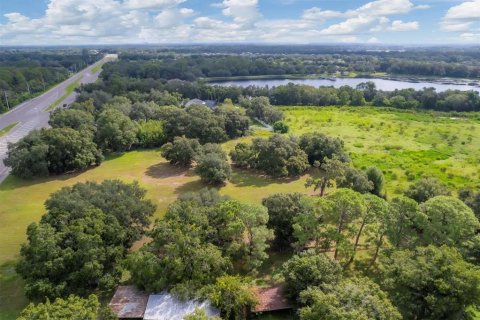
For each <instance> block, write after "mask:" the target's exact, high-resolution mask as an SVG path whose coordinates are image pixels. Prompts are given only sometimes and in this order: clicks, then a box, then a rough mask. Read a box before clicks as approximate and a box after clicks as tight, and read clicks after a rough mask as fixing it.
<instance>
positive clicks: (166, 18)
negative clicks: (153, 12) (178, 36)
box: [154, 8, 195, 28]
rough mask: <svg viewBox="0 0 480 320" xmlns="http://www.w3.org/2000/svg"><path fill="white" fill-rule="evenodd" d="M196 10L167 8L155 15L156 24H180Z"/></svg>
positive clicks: (165, 25) (164, 25) (170, 25)
mask: <svg viewBox="0 0 480 320" xmlns="http://www.w3.org/2000/svg"><path fill="white" fill-rule="evenodd" d="M194 13H195V11H193V10H192V9H188V8H180V9H178V8H173V9H165V10H163V11H162V12H160V13H159V14H158V15H157V16H155V18H154V19H155V22H156V24H155V25H156V26H157V27H160V28H170V27H175V26H178V25H179V23H180V22H182V23H183V19H185V18H188V17H191V16H193V15H194Z"/></svg>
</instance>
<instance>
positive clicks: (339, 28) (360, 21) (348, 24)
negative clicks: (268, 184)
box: [320, 15, 376, 35]
mask: <svg viewBox="0 0 480 320" xmlns="http://www.w3.org/2000/svg"><path fill="white" fill-rule="evenodd" d="M375 21H376V19H375V17H371V16H364V15H360V16H358V17H355V18H349V19H347V20H345V21H343V22H340V23H337V24H334V25H331V26H330V27H328V28H326V29H323V30H322V31H320V33H321V34H329V35H332V34H343V35H346V34H353V33H356V32H359V31H360V30H361V29H363V28H365V27H368V26H369V25H371V24H372V23H374V22H375Z"/></svg>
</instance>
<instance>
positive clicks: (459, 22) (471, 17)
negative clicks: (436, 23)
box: [441, 0, 480, 32]
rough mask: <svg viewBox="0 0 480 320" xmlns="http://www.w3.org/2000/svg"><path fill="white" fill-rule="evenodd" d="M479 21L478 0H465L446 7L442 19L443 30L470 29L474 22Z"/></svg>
mask: <svg viewBox="0 0 480 320" xmlns="http://www.w3.org/2000/svg"><path fill="white" fill-rule="evenodd" d="M478 22H480V0H473V1H465V2H463V3H461V4H459V5H456V6H453V7H451V8H450V9H448V11H447V13H446V14H445V16H444V17H443V19H442V22H441V28H442V30H443V31H449V32H459V31H465V32H468V31H470V28H471V27H472V26H473V24H474V23H478Z"/></svg>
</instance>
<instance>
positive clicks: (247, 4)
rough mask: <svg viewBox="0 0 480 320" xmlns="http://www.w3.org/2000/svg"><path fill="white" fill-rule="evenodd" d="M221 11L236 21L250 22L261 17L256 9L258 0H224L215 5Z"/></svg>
mask: <svg viewBox="0 0 480 320" xmlns="http://www.w3.org/2000/svg"><path fill="white" fill-rule="evenodd" d="M217 6H218V7H219V8H223V10H222V13H223V14H224V15H225V16H227V17H232V18H233V20H234V22H236V23H242V24H245V23H251V22H254V21H256V20H258V19H259V18H261V17H262V15H261V14H260V12H259V11H258V0H224V1H223V2H222V3H220V4H218V5H217Z"/></svg>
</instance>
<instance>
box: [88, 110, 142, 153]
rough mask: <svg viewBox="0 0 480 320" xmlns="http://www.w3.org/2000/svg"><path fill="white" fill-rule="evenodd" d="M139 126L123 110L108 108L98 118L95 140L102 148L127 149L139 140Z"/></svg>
mask: <svg viewBox="0 0 480 320" xmlns="http://www.w3.org/2000/svg"><path fill="white" fill-rule="evenodd" d="M137 132H138V127H137V125H136V123H135V122H133V121H132V120H131V119H130V118H129V117H127V116H126V115H124V114H123V113H122V112H121V111H118V110H115V109H113V108H108V109H106V110H105V111H103V112H102V113H100V115H99V116H98V119H97V133H96V136H95V140H96V142H97V143H98V145H99V146H100V147H102V149H105V150H110V151H120V152H121V151H127V150H129V149H130V148H131V147H132V145H133V144H135V143H136V142H137Z"/></svg>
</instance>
